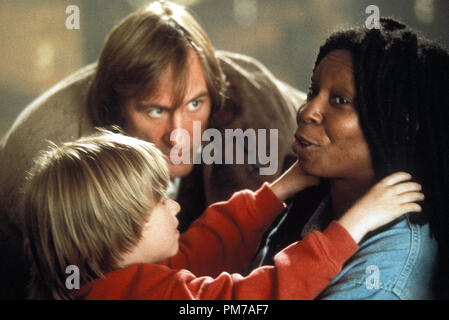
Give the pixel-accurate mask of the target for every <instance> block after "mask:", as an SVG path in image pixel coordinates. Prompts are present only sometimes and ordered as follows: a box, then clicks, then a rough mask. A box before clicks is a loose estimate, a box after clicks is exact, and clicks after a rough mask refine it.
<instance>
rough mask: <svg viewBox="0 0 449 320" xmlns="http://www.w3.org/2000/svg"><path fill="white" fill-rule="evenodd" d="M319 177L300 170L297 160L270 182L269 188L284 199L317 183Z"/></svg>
mask: <svg viewBox="0 0 449 320" xmlns="http://www.w3.org/2000/svg"><path fill="white" fill-rule="evenodd" d="M319 183H320V179H319V178H318V177H314V176H309V175H306V174H305V173H304V171H302V169H301V168H300V166H299V163H298V161H296V162H295V163H294V164H293V165H292V166H291V167H290V168H288V170H287V171H285V172H284V173H283V174H282V176H280V177H279V178H278V179H277V180H276V181H274V182H273V183H271V185H270V186H271V190H273V192H274V194H276V196H277V197H278V198H279V199H280V200H282V201H284V200H285V199H288V198H290V197H291V196H293V195H294V194H295V193H297V192H299V191H301V190H304V189H306V188H308V187H311V186H315V185H318V184H319Z"/></svg>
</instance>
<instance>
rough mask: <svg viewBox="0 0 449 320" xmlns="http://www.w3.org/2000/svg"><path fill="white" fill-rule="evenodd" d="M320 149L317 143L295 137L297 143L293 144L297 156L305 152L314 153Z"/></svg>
mask: <svg viewBox="0 0 449 320" xmlns="http://www.w3.org/2000/svg"><path fill="white" fill-rule="evenodd" d="M318 148H319V145H318V144H317V143H314V142H312V141H311V140H309V139H307V138H305V137H303V136H301V135H295V142H294V143H293V151H294V152H295V153H296V154H299V153H302V152H305V151H313V150H316V149H318Z"/></svg>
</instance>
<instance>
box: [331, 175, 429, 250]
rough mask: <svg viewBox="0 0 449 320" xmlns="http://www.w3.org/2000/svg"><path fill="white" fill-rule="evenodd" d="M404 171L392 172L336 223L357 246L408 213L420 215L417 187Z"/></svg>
mask: <svg viewBox="0 0 449 320" xmlns="http://www.w3.org/2000/svg"><path fill="white" fill-rule="evenodd" d="M411 178H412V176H411V175H410V174H408V173H405V172H397V173H394V174H392V175H390V176H388V177H386V178H384V179H382V180H381V181H380V182H378V183H377V184H375V185H374V186H373V187H372V188H371V189H370V190H369V191H368V192H367V193H366V194H365V195H364V196H363V197H361V198H360V199H359V200H358V201H357V202H356V203H355V204H354V205H353V206H352V207H351V208H350V209H349V210H348V211H347V212H346V213H345V214H344V215H343V216H342V217H341V218H340V220H338V222H340V224H341V225H343V227H345V228H346V230H348V232H349V233H350V234H351V236H352V237H353V238H354V240H355V241H356V242H357V243H358V242H360V241H361V240H362V238H363V237H364V236H365V234H367V233H368V232H370V231H372V230H375V229H377V228H379V227H381V226H383V225H385V224H387V223H389V222H391V221H393V220H394V219H396V218H398V217H400V216H402V215H403V214H405V213H408V212H421V211H422V208H421V206H420V205H419V204H417V203H416V202H418V201H423V200H424V194H423V193H422V192H421V185H420V184H419V183H416V182H410V181H409V180H410V179H411Z"/></svg>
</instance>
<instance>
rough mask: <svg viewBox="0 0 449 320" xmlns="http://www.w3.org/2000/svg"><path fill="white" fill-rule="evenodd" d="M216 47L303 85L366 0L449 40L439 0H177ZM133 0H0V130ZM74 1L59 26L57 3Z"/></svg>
mask: <svg viewBox="0 0 449 320" xmlns="http://www.w3.org/2000/svg"><path fill="white" fill-rule="evenodd" d="M175 2H177V3H179V4H183V5H186V6H188V7H189V8H191V10H192V11H193V12H194V14H195V16H196V17H197V18H198V20H199V21H200V23H201V24H202V25H203V27H204V28H205V30H206V31H207V33H208V34H209V37H210V39H211V41H212V43H213V44H214V46H215V47H216V48H217V49H226V50H230V51H235V52H239V53H245V54H248V55H251V56H254V57H256V58H257V59H259V60H260V61H261V62H263V63H264V64H265V65H266V66H267V67H268V68H269V69H270V70H271V71H272V72H273V73H274V74H275V75H276V76H277V77H279V78H280V79H282V80H284V81H287V82H289V83H290V84H292V85H293V86H295V87H297V88H300V89H301V90H303V91H306V90H307V88H308V85H309V78H310V74H311V70H312V66H313V63H314V58H315V55H316V53H317V50H318V48H319V46H320V44H322V42H323V41H324V40H325V39H326V37H327V35H329V33H330V32H332V31H333V30H336V29H338V28H340V27H342V26H350V25H354V24H358V25H360V24H364V23H365V20H366V19H367V17H368V16H369V14H367V13H365V9H366V7H367V6H368V5H376V6H378V7H379V9H380V14H381V15H382V16H394V17H396V18H398V19H400V20H402V21H403V22H405V23H406V24H408V25H409V26H411V27H412V28H414V29H415V30H416V31H419V32H420V33H421V34H422V35H424V36H425V37H427V38H430V39H432V40H439V41H441V42H442V43H443V44H444V45H445V46H446V47H448V46H449V33H448V30H449V28H448V27H449V1H447V0H396V1H389V0H374V1H373V0H369V1H365V0H319V1H317V0H183V1H181V0H179V1H175ZM146 3H148V1H141V0H40V1H34V0H0V25H1V29H0V115H1V117H0V138H1V137H3V135H4V134H5V133H6V132H7V130H8V128H9V127H10V126H11V125H12V123H13V122H14V120H15V118H16V117H17V115H18V114H19V113H20V111H21V110H22V109H23V108H24V107H25V106H26V105H27V104H28V103H30V102H31V101H32V100H33V99H35V98H36V97H38V96H39V95H40V94H41V93H43V92H44V91H45V90H46V89H48V88H50V87H51V86H53V85H54V84H56V83H57V82H58V81H60V80H61V79H63V78H64V77H66V76H67V75H69V74H70V73H72V72H73V71H75V70H77V69H78V68H80V67H82V66H83V65H86V64H88V63H91V62H94V61H95V60H96V59H97V57H98V55H99V52H100V50H101V48H102V45H103V41H104V38H105V36H106V34H107V33H108V31H109V30H110V29H111V28H112V27H113V26H114V25H115V24H117V22H119V21H120V20H121V19H122V18H124V17H125V16H126V15H127V14H129V13H130V12H132V11H133V10H134V9H135V8H137V7H139V6H141V5H144V4H146ZM69 5H77V6H78V7H79V8H80V14H81V28H80V29H79V30H67V28H66V27H65V21H66V19H67V17H68V15H67V14H66V12H65V10H66V7H67V6H69Z"/></svg>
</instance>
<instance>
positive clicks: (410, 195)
mask: <svg viewBox="0 0 449 320" xmlns="http://www.w3.org/2000/svg"><path fill="white" fill-rule="evenodd" d="M399 197H400V198H399V201H400V203H408V202H416V201H423V200H424V199H425V196H424V193H422V192H416V191H415V192H407V193H403V194H401V195H399Z"/></svg>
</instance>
